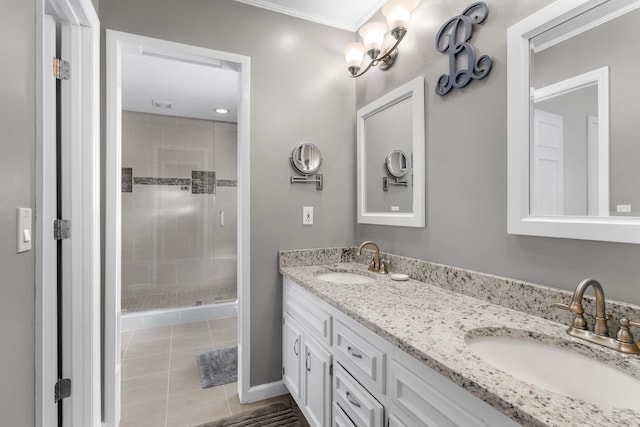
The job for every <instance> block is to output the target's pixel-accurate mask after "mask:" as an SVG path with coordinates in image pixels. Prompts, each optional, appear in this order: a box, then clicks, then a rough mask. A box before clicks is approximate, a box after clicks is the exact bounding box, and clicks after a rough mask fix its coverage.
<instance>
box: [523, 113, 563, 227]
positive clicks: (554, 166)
mask: <svg viewBox="0 0 640 427" xmlns="http://www.w3.org/2000/svg"><path fill="white" fill-rule="evenodd" d="M562 125H563V120H562V116H560V115H558V114H553V113H549V112H547V111H543V110H538V109H537V110H535V115H534V122H533V144H532V147H531V162H532V165H531V170H532V177H531V210H532V212H531V213H532V214H533V215H562V213H563V211H564V208H563V205H564V204H563V198H564V166H563V130H562V129H563V126H562Z"/></svg>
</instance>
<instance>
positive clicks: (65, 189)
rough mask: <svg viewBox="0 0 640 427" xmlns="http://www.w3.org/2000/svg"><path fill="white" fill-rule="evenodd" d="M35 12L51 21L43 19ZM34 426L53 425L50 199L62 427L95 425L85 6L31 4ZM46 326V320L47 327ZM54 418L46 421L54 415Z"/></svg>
mask: <svg viewBox="0 0 640 427" xmlns="http://www.w3.org/2000/svg"><path fill="white" fill-rule="evenodd" d="M45 7H46V9H47V11H48V12H50V13H51V17H45ZM56 26H57V27H58V28H59V29H60V36H61V40H60V47H61V52H60V54H61V56H62V57H63V58H62V59H65V60H67V61H69V63H70V64H71V71H70V78H69V80H64V81H63V83H62V86H61V99H60V101H59V102H60V115H61V118H60V131H61V136H62V147H61V148H62V151H61V160H60V162H61V167H60V168H61V172H62V185H61V194H60V195H57V194H56V191H55V182H56V180H55V174H56V171H55V168H54V167H53V166H52V165H54V164H55V157H56V151H55V129H56V127H55V120H56V118H55V115H56V109H55V107H54V105H55V102H56V99H55V82H52V79H51V73H52V69H53V67H52V60H53V56H54V55H52V53H53V47H52V46H53V45H52V42H51V40H52V37H51V33H52V29H53V28H55V27H56ZM36 31H37V43H36V64H37V65H36V73H37V78H36V94H37V97H36V109H37V115H36V117H37V120H36V135H37V137H36V176H37V185H36V187H37V190H36V193H37V194H36V215H35V216H36V231H35V235H36V238H35V241H36V309H35V311H36V384H37V387H36V399H35V401H36V407H35V414H36V417H35V418H36V426H37V427H40V426H56V425H57V424H58V422H57V418H58V417H57V407H56V405H55V404H52V402H53V397H54V389H53V387H52V382H53V383H55V379H56V378H57V366H56V363H55V361H56V357H55V356H54V357H52V355H54V354H55V355H57V343H56V334H55V333H53V334H52V328H53V329H55V328H56V326H55V325H56V322H55V315H56V307H55V304H56V300H57V295H56V283H55V275H56V274H55V272H56V269H55V263H56V255H55V248H56V244H55V241H53V219H55V215H56V212H55V203H56V197H61V202H62V206H63V213H64V215H65V216H67V218H65V219H69V220H71V221H72V224H71V229H72V233H71V235H72V237H71V238H70V239H68V240H65V241H64V243H63V253H64V255H63V260H62V262H63V274H64V278H63V287H64V292H63V304H64V308H63V313H62V315H63V325H62V331H61V333H62V336H63V340H64V342H63V344H62V346H63V350H64V352H63V360H62V365H63V376H64V377H66V378H70V379H71V382H72V387H71V397H70V398H68V399H65V400H64V401H63V415H64V416H63V425H64V426H82V427H84V426H99V425H100V420H101V409H100V408H101V402H100V400H101V393H100V318H99V316H100V217H99V215H100V203H99V201H100V181H99V176H100V158H99V153H100V139H99V132H100V129H99V116H100V112H99V78H100V72H99V54H100V52H99V48H100V41H99V34H100V23H99V20H98V17H97V14H96V13H95V10H94V8H93V5H92V3H91V1H90V0H37V1H36ZM52 319H53V320H52ZM54 413H55V416H54Z"/></svg>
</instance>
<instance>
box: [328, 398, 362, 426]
mask: <svg viewBox="0 0 640 427" xmlns="http://www.w3.org/2000/svg"><path fill="white" fill-rule="evenodd" d="M333 427H356V425H355V424H354V423H352V422H351V420H350V419H349V417H347V414H345V413H344V411H343V410H342V408H341V407H339V406H338V404H337V403H334V404H333Z"/></svg>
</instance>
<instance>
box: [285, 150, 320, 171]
mask: <svg viewBox="0 0 640 427" xmlns="http://www.w3.org/2000/svg"><path fill="white" fill-rule="evenodd" d="M321 163H322V155H321V154H320V149H319V148H318V147H316V146H315V145H313V144H311V143H309V142H303V143H301V144H298V145H297V146H296V148H294V149H293V152H291V165H292V166H293V167H294V169H295V170H297V171H298V172H300V173H301V174H304V175H311V174H313V173H316V172H317V171H318V169H319V168H320V164H321Z"/></svg>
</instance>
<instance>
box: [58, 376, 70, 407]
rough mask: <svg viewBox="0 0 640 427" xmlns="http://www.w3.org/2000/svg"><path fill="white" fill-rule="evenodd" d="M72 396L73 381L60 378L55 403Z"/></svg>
mask: <svg viewBox="0 0 640 427" xmlns="http://www.w3.org/2000/svg"><path fill="white" fill-rule="evenodd" d="M69 396H71V380H70V379H69V378H59V379H58V381H57V382H56V386H55V403H58V402H60V401H61V400H62V399H66V398H67V397H69Z"/></svg>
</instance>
